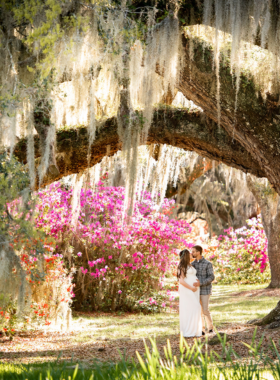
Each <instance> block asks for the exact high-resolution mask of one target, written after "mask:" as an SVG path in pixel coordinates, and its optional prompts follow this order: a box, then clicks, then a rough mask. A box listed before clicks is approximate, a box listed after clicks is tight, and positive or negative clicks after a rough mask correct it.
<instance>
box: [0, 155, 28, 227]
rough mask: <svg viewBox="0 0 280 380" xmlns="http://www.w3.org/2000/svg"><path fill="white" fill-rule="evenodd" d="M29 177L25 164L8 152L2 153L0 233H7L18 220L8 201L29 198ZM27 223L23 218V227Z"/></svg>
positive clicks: (0, 168) (0, 165)
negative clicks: (13, 215)
mask: <svg viewBox="0 0 280 380" xmlns="http://www.w3.org/2000/svg"><path fill="white" fill-rule="evenodd" d="M28 185H29V178H28V174H27V172H26V170H25V169H24V168H23V166H22V165H21V164H20V163H19V162H18V161H17V160H16V159H15V158H14V157H12V158H10V157H9V156H8V155H7V153H3V154H1V155H0V194H1V197H0V233H1V234H5V233H7V231H8V230H9V228H11V225H12V224H15V222H18V220H17V221H16V220H15V219H14V218H13V217H12V216H11V215H10V212H9V209H8V205H7V204H8V203H9V202H12V201H13V200H14V199H16V198H19V197H22V198H23V199H24V198H25V199H24V200H28V198H29V191H28ZM25 226H26V223H25V221H24V220H22V227H25Z"/></svg>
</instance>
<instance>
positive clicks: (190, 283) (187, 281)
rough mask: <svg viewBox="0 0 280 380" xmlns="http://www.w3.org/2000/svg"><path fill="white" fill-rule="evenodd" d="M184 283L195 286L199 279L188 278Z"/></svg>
mask: <svg viewBox="0 0 280 380" xmlns="http://www.w3.org/2000/svg"><path fill="white" fill-rule="evenodd" d="M184 281H185V282H186V283H187V284H188V285H191V286H193V284H194V283H195V282H196V281H197V277H196V276H195V275H193V276H187V277H185V278H184Z"/></svg>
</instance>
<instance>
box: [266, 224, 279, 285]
mask: <svg viewBox="0 0 280 380" xmlns="http://www.w3.org/2000/svg"><path fill="white" fill-rule="evenodd" d="M279 227H280V226H279V225H276V226H275V225H274V226H271V227H270V228H269V227H268V228H267V229H268V230H269V231H268V233H267V240H268V245H267V252H268V258H269V264H270V271H271V282H270V284H269V286H268V287H269V288H280V228H279Z"/></svg>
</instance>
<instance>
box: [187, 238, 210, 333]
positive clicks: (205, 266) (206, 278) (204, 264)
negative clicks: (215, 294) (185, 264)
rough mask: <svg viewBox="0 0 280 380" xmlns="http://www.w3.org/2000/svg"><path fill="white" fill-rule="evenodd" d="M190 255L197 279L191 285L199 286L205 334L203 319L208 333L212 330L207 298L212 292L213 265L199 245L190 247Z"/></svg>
mask: <svg viewBox="0 0 280 380" xmlns="http://www.w3.org/2000/svg"><path fill="white" fill-rule="evenodd" d="M192 255H193V257H194V258H195V261H193V262H192V266H193V267H194V268H195V269H196V276H197V278H198V281H197V282H195V283H194V284H193V286H200V303H201V306H202V308H201V312H202V328H203V331H202V335H205V331H206V329H205V320H204V317H205V319H206V324H207V329H208V332H209V333H212V332H213V321H212V317H211V314H210V311H209V300H210V295H211V294H212V282H213V281H214V279H215V276H214V271H213V265H212V264H211V263H210V261H208V260H206V259H205V258H204V257H203V256H202V247H201V246H200V245H195V246H194V247H193V248H192Z"/></svg>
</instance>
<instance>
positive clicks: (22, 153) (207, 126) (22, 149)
mask: <svg viewBox="0 0 280 380" xmlns="http://www.w3.org/2000/svg"><path fill="white" fill-rule="evenodd" d="M147 143H148V144H155V143H158V144H169V145H173V146H176V147H180V148H183V149H185V150H189V151H195V152H197V153H198V154H200V155H202V156H204V157H208V158H210V159H213V160H217V161H221V162H224V163H225V164H227V165H229V166H232V167H235V168H237V169H240V170H242V171H244V172H249V173H252V174H254V175H256V176H258V177H262V176H264V175H265V173H264V172H263V170H262V169H261V168H260V166H259V164H258V162H257V161H256V160H254V159H253V158H252V156H251V155H250V154H249V153H248V152H247V151H246V150H245V149H244V148H243V147H242V145H241V144H240V143H238V142H237V141H236V140H233V139H232V138H231V137H230V136H228V134H227V133H226V132H225V131H224V130H223V129H222V128H219V127H218V126H217V124H216V123H214V122H212V121H211V120H209V119H207V118H205V116H204V114H203V113H201V112H198V111H196V112H188V111H187V110H183V109H174V108H170V107H166V108H164V109H158V110H156V111H155V112H154V118H153V122H152V125H151V128H150V130H149V135H148V141H147ZM108 146H109V148H108ZM119 149H121V143H120V140H119V137H118V132H117V120H116V118H111V119H108V120H107V121H106V122H105V124H104V125H102V126H101V127H100V128H99V129H98V131H97V135H96V139H95V141H94V143H93V145H92V148H91V154H90V166H93V165H95V164H96V163H98V162H100V161H101V160H102V158H103V157H104V156H106V155H107V154H108V151H109V152H110V153H109V154H110V155H113V154H114V153H115V152H117V151H118V150H119ZM35 152H36V158H37V159H39V157H40V149H39V139H38V138H37V137H36V138H35ZM15 155H16V156H17V157H18V159H19V160H20V161H21V162H23V163H26V140H25V139H22V140H21V141H20V142H19V143H18V144H17V145H16V147H15ZM56 160H57V166H58V168H59V172H60V173H59V174H58V175H57V176H55V177H54V176H53V177H51V176H49V177H47V178H46V179H45V182H44V185H47V184H49V183H51V182H53V181H55V180H59V179H60V178H61V177H63V176H66V175H69V174H73V173H78V172H80V171H82V170H85V169H86V168H87V166H88V133H87V129H86V127H80V128H73V129H63V130H59V131H58V132H57V153H56Z"/></svg>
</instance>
